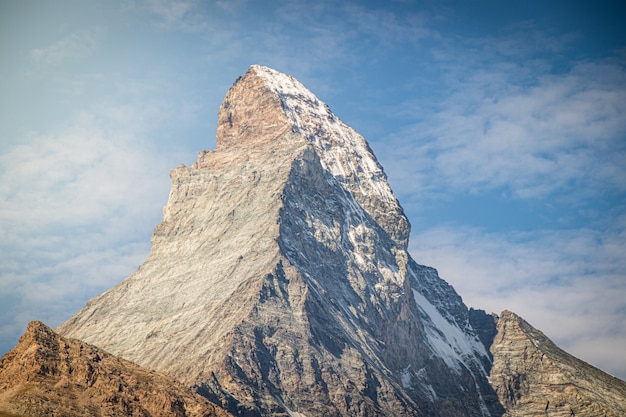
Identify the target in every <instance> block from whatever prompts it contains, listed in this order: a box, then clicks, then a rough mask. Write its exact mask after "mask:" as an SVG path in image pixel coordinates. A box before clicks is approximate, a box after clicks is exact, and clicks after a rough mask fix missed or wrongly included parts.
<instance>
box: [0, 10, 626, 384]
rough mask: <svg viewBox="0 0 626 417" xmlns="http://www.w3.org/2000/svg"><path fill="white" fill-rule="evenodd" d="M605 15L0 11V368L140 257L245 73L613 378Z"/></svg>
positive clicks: (617, 49) (500, 297)
mask: <svg viewBox="0 0 626 417" xmlns="http://www.w3.org/2000/svg"><path fill="white" fill-rule="evenodd" d="M624 21H626V13H625V12H624V7H623V4H622V5H620V3H619V2H608V1H593V2H591V1H586V2H582V1H537V2H533V1H458V2H446V1H443V2H441V1H409V0H406V1H384V2H383V1H381V2H374V1H372V2H363V1H358V2H357V1H355V2H348V1H346V2H332V1H314V2H313V1H274V2H260V1H256V2H255V1H246V0H234V1H194V0H179V1H165V0H152V1H140V0H128V1H117V2H116V1H89V0H81V1H55V2H49V1H21V2H16V1H7V0H0V63H1V65H0V91H1V94H0V235H1V236H2V239H1V241H0V353H4V352H6V351H8V350H9V349H10V348H11V347H13V346H14V345H15V344H16V343H17V340H18V338H19V336H20V335H21V334H22V333H23V331H24V330H25V328H26V323H27V322H28V321H30V320H34V319H37V320H42V321H44V322H45V323H46V324H48V325H50V326H56V325H58V324H60V323H62V322H63V321H65V320H66V319H67V318H69V317H70V316H71V315H72V314H73V313H74V312H76V311H77V310H78V309H79V308H80V307H82V306H83V305H84V303H85V302H86V301H87V300H88V299H89V298H90V297H92V296H94V295H96V294H99V293H101V292H102V291H104V290H106V289H108V288H110V287H111V286H113V285H114V284H115V283H117V282H119V281H120V280H122V279H123V278H125V277H127V276H128V275H130V274H131V273H132V272H133V271H134V270H135V269H136V268H137V267H138V266H139V265H140V264H141V262H142V261H143V260H144V259H145V258H146V256H147V254H148V252H149V250H150V236H151V233H152V229H153V228H154V226H155V225H156V224H157V223H158V222H159V221H160V220H161V210H162V208H163V206H164V204H165V203H166V201H167V196H168V192H169V188H170V181H169V177H168V174H169V170H170V169H172V168H175V167H177V166H178V165H179V164H181V163H184V164H187V165H189V164H191V163H192V162H193V161H194V160H195V158H196V154H197V152H198V151H200V150H203V149H212V148H213V147H214V146H215V125H216V119H217V117H216V114H217V108H218V106H219V105H220V103H221V101H222V99H223V97H224V95H225V94H226V91H227V90H228V88H229V87H230V85H232V83H233V81H234V80H235V79H236V78H237V77H238V76H239V75H242V74H243V73H244V72H245V71H246V70H247V68H248V66H249V65H251V64H262V65H267V66H270V67H272V68H275V69H277V70H279V71H282V72H286V73H289V74H291V75H293V76H295V77H296V78H298V79H299V80H300V81H301V82H302V83H304V84H305V85H306V86H307V87H308V88H309V89H311V90H312V91H313V92H314V93H315V94H317V95H318V96H319V97H320V98H321V99H322V100H323V101H325V102H326V103H327V104H329V106H330V107H331V109H332V110H333V111H334V112H335V113H336V114H337V115H338V116H339V117H340V118H341V119H342V120H344V121H345V122H346V123H348V124H349V125H351V126H352V127H354V128H355V129H356V130H357V131H359V132H360V133H361V134H363V136H365V138H366V139H367V140H368V141H369V143H370V145H371V147H372V149H373V150H374V152H375V154H376V155H377V157H378V159H379V161H380V162H381V164H382V165H383V167H384V168H385V171H386V173H387V175H388V177H389V181H390V183H391V185H392V188H393V189H394V192H395V193H396V194H397V196H398V198H399V200H400V202H401V204H402V205H403V207H404V209H405V211H406V214H407V216H408V217H409V219H410V221H411V223H412V235H411V242H410V250H411V253H412V255H413V257H414V258H415V259H416V260H417V261H418V262H420V263H422V264H426V265H430V266H434V267H436V268H437V269H438V270H439V272H440V275H441V276H442V277H443V278H444V279H446V280H447V281H448V282H450V283H451V284H452V285H453V286H454V287H455V288H456V290H457V291H458V292H459V293H460V294H461V296H462V297H463V299H464V301H465V302H466V304H468V305H469V306H473V307H477V308H483V309H486V310H487V311H494V312H500V311H501V310H503V309H510V310H513V311H515V312H516V313H518V314H520V315H521V316H522V317H524V318H525V319H527V320H528V321H529V322H530V323H531V324H533V325H534V326H536V327H537V328H539V329H540V330H542V331H543V332H544V333H546V334H547V335H548V336H549V337H550V338H552V339H553V340H554V341H555V342H556V343H557V344H559V345H560V346H561V347H563V348H565V349H566V350H568V351H569V352H571V353H573V354H575V355H577V356H578V357H580V358H582V359H584V360H586V361H587V362H590V363H591V364H593V365H596V366H598V367H600V368H602V369H604V370H606V371H608V372H610V373H612V374H614V375H616V376H618V377H620V378H622V379H626V257H625V256H624V253H626V31H625V30H624V29H623V27H624V25H623V22H624Z"/></svg>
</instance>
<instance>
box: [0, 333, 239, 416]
mask: <svg viewBox="0 0 626 417" xmlns="http://www.w3.org/2000/svg"><path fill="white" fill-rule="evenodd" d="M3 413H5V414H6V415H16V416H30V417H36V416H64V417H73V416H86V415H89V416H126V417H135V416H137V417H139V416H141V417H147V416H153V417H157V416H159V417H166V416H178V417H185V416H188V417H192V416H195V417H209V416H215V417H228V416H231V414H229V413H227V412H226V411H224V410H222V409H220V408H219V407H217V406H215V405H214V404H211V403H210V402H209V401H207V400H206V399H205V398H203V397H201V396H200V395H198V394H196V393H194V392H192V391H190V390H189V389H187V388H185V387H183V386H182V385H180V384H178V383H176V382H175V381H174V380H173V379H172V378H170V377H167V376H165V375H162V374H159V373H156V372H154V371H148V370H146V369H142V368H140V367H139V366H137V365H135V364H132V363H130V362H127V361H125V360H121V359H119V358H116V357H114V356H112V355H110V354H108V353H105V352H103V351H102V350H100V349H98V348H96V347H94V346H91V345H88V344H85V343H82V342H80V341H77V340H69V339H66V338H63V337H61V336H59V335H57V334H55V333H54V332H53V331H52V330H50V329H49V328H48V327H46V326H45V325H43V324H42V323H40V322H31V323H30V324H29V325H28V329H27V331H26V333H25V334H24V335H23V336H22V338H21V339H20V342H19V344H18V345H17V346H16V347H15V348H14V349H13V350H11V351H10V352H9V353H7V354H6V355H5V356H4V357H3V358H2V359H1V360H0V415H3Z"/></svg>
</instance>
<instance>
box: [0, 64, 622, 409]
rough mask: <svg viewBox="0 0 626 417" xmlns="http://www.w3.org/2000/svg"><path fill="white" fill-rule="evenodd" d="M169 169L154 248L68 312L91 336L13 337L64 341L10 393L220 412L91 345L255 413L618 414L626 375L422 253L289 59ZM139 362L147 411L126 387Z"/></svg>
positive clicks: (372, 170) (371, 164) (9, 371)
mask: <svg viewBox="0 0 626 417" xmlns="http://www.w3.org/2000/svg"><path fill="white" fill-rule="evenodd" d="M170 176H171V179H172V190H171V192H170V196H169V201H168V203H167V205H166V207H165V208H164V210H163V222H162V223H160V224H159V225H157V227H156V228H155V230H154V234H153V237H152V251H151V253H150V255H149V257H148V259H147V260H146V261H145V262H144V263H143V265H141V266H140V267H139V269H138V270H137V271H136V272H135V273H134V274H133V275H131V276H130V277H128V278H127V279H125V280H124V281H122V282H121V283H120V284H118V285H117V286H115V287H113V288H111V289H110V290H108V291H106V292H105V293H103V294H101V295H99V296H97V297H95V298H93V299H91V300H90V301H89V302H88V303H87V305H86V306H85V307H84V308H83V309H81V310H80V311H79V312H78V313H77V314H76V315H74V316H73V317H72V318H71V319H70V320H68V321H67V322H66V323H64V324H62V325H61V326H59V328H58V329H57V331H58V332H59V333H60V334H61V335H63V336H64V337H71V338H75V339H80V340H83V341H85V342H86V343H89V344H90V345H87V344H85V343H83V342H77V341H73V342H70V341H68V340H67V339H62V338H60V337H59V336H57V335H55V334H54V333H52V332H51V331H50V330H49V329H45V328H44V327H43V326H42V325H40V324H36V323H35V324H32V325H31V327H29V330H28V331H27V333H26V335H25V336H24V337H23V339H22V341H21V342H20V345H18V348H16V352H18V353H19V352H31V354H32V352H39V351H42V352H44V353H45V352H52V353H45V354H44V356H45V357H46V358H47V357H48V356H50V357H53V358H56V357H57V356H58V357H59V359H53V360H52V362H50V363H51V364H46V365H45V368H42V367H41V366H40V365H36V366H35V367H34V368H33V369H35V371H34V372H35V373H34V374H33V372H31V373H26V374H24V375H27V376H25V377H22V379H15V381H21V380H24V381H30V380H32V378H34V376H33V375H36V378H39V379H38V381H40V382H39V384H40V386H45V387H46V388H45V390H44V391H45V392H46V396H38V397H26V398H27V400H24V401H26V402H24V401H22V402H21V403H19V404H24V406H23V408H19V409H18V408H7V410H10V411H12V412H18V411H19V412H21V413H23V414H28V412H30V411H33V410H39V408H37V407H39V406H41V407H47V408H46V410H52V411H53V412H55V413H57V414H59V415H80V414H69V411H68V412H67V413H66V411H65V410H70V411H71V412H75V411H76V410H78V408H77V407H81V404H83V403H82V402H81V401H87V399H86V398H87V397H88V398H89V399H90V400H89V401H91V402H89V403H87V402H85V403H84V404H88V406H89V407H91V408H84V410H97V407H109V406H110V403H111V401H110V398H112V397H111V395H114V397H113V398H118V400H116V402H115V404H134V406H136V407H140V406H141V407H144V409H145V410H146V411H145V413H144V414H145V415H161V414H159V413H160V412H161V411H162V410H163V409H164V408H163V407H165V408H167V407H169V406H171V407H174V405H176V406H177V407H178V406H180V407H183V404H185V405H184V407H185V410H187V411H185V412H187V413H188V414H181V415H194V414H191V412H192V411H191V410H196V409H198V410H204V408H202V407H209V409H210V410H212V411H211V412H215V413H218V412H221V410H219V409H218V408H215V406H211V405H210V403H208V402H205V403H201V402H198V401H199V400H197V398H196V396H193V395H192V394H188V393H187V394H183V393H182V392H184V389H183V388H181V386H180V385H178V383H175V382H173V381H172V380H170V382H166V381H165V380H164V379H160V378H164V377H161V376H159V377H158V378H157V376H156V374H154V373H150V372H152V371H147V370H145V369H144V370H142V369H141V368H139V367H138V366H136V365H134V364H130V363H129V362H125V361H122V360H120V359H116V358H114V357H113V356H109V355H107V356H106V358H107V359H106V361H105V360H104V359H103V358H104V357H105V356H103V355H104V354H103V353H97V352H99V351H97V349H96V348H95V347H93V346H91V345H95V346H98V347H100V348H102V349H105V350H106V351H108V352H111V353H112V354H114V355H117V356H119V357H121V358H124V359H125V360H128V361H132V362H134V363H136V364H138V365H140V366H142V367H144V368H146V369H151V370H154V371H158V372H162V373H164V374H167V375H169V376H170V377H172V378H174V379H175V380H176V381H179V383H181V384H183V385H184V386H186V387H189V388H192V389H193V390H194V391H195V392H197V393H199V394H201V395H202V396H204V397H206V398H207V399H209V400H211V401H212V402H213V403H216V404H219V405H220V406H221V407H223V408H224V409H227V410H228V411H229V412H231V413H232V414H234V415H237V416H244V417H253V416H285V417H286V416H290V417H305V416H306V417H316V416H345V417H348V416H435V417H437V416H441V417H444V416H468V417H469V416H472V417H474V416H476V417H478V416H484V417H486V416H503V415H506V416H530V415H533V416H546V415H549V416H560V415H568V416H570V417H571V416H573V415H576V416H581V415H584V416H596V415H598V416H617V415H625V413H624V404H625V403H626V391H624V382H622V381H620V380H617V379H615V378H612V377H610V376H608V375H606V374H604V373H603V372H601V371H599V370H597V369H595V368H592V367H591V366H589V365H587V364H584V363H583V362H581V361H579V360H577V359H575V358H573V357H571V356H570V355H568V354H566V353H565V352H563V351H561V350H560V349H558V348H556V346H554V344H552V343H551V342H550V341H549V340H548V339H547V338H545V336H543V335H542V334H541V333H540V332H538V331H537V330H535V329H533V328H532V327H530V325H528V324H527V323H525V322H524V321H523V320H521V319H520V318H519V317H517V316H515V315H514V314H512V313H509V312H504V313H502V316H501V317H497V316H496V315H488V314H486V313H485V312H483V311H481V310H473V309H472V310H468V308H467V307H466V306H465V305H464V303H463V301H462V299H461V297H460V296H459V295H458V294H457V293H456V292H455V291H454V289H453V288H452V287H451V286H450V285H449V284H448V283H446V282H445V281H444V280H442V279H441V278H440V277H439V276H438V274H437V271H436V270H435V269H433V268H429V267H425V266H422V265H419V264H417V263H416V262H415V261H414V260H413V259H412V258H411V256H410V255H409V253H408V251H407V246H408V239H409V232H410V225H409V222H408V220H407V218H406V217H405V215H404V213H403V210H402V208H401V206H400V204H399V203H398V201H397V199H396V197H395V196H394V194H393V193H392V191H391V188H390V186H389V184H388V183H387V179H386V176H385V174H384V172H383V170H382V168H381V166H380V165H379V164H378V162H377V160H376V158H375V156H374V155H373V153H372V151H371V150H370V148H369V146H368V144H367V142H366V141H365V139H364V138H363V137H362V136H360V135H359V134H358V133H357V132H356V131H354V130H353V129H352V128H350V127H348V126H346V125H345V124H344V123H343V122H342V121H341V120H340V119H339V118H338V117H337V116H335V115H334V114H333V113H332V112H331V111H330V109H329V108H328V106H327V105H326V104H324V103H323V102H322V101H321V100H319V99H318V98H317V97H315V95H313V94H312V93H311V92H310V91H309V90H307V89H306V88H305V87H304V86H303V85H302V84H300V83H299V82H298V81H297V80H295V79H294V78H292V77H290V76H288V75H285V74H282V73H279V72H277V71H275V70H272V69H269V68H266V67H262V66H257V65H254V66H252V67H250V69H249V70H248V72H247V73H246V74H245V75H244V76H242V77H240V78H239V79H237V81H236V82H235V84H234V85H233V86H232V87H231V89H230V90H229V91H228V93H227V94H226V97H225V99H224V102H223V103H222V105H221V106H220V109H219V112H218V127H217V148H216V149H215V150H213V151H203V152H201V153H200V154H199V155H198V160H197V162H195V163H194V164H193V165H192V166H191V167H185V166H181V167H179V168H177V169H175V170H172V171H171V173H170ZM31 334H42V335H44V336H45V337H44V338H43V339H45V340H48V339H50V340H56V341H57V342H50V343H48V344H46V345H45V346H48V347H46V348H45V349H44V348H40V347H38V346H40V345H38V344H37V343H35V342H32V341H30V340H31V339H33V338H34V336H33V335H31ZM29 341H30V342H29ZM55 343H56V344H55ZM65 346H69V347H65ZM94 352H96V353H94ZM18 353H13V351H12V352H11V353H10V354H7V355H6V356H5V357H4V358H3V359H2V362H1V364H0V381H3V382H2V383H3V384H4V385H0V400H2V399H3V398H9V399H11V398H14V397H11V395H15V393H18V392H24V390H25V388H23V386H24V385H23V384H22V383H20V382H11V381H13V377H12V375H13V374H14V373H15V372H17V371H15V370H19V369H21V368H20V367H23V366H24V365H22V364H23V363H26V362H28V361H30V362H28V363H32V362H33V360H31V359H28V360H22V359H20V358H22V356H21V355H25V354H26V353H23V354H22V353H20V354H18ZM59 355H61V356H59ZM85 355H87V356H85ZM94 355H97V357H98V358H99V360H98V361H96V360H95V358H96V356H94ZM109 362H110V363H114V364H115V365H114V366H113V367H112V368H106V369H105V368H102V369H101V370H100V371H98V372H100V373H98V374H97V375H98V381H109V380H111V382H110V384H109V385H110V386H112V387H116V386H119V387H120V389H119V390H118V391H115V390H114V391H115V392H116V394H111V392H110V391H106V393H105V394H97V395H96V394H94V393H93V392H91V391H90V393H89V394H88V395H86V394H84V393H85V392H86V391H81V390H83V385H85V384H87V387H88V388H89V387H91V385H89V384H90V383H91V382H90V381H92V379H93V377H92V376H90V375H92V374H93V372H92V374H90V373H89V372H91V371H89V369H91V368H89V366H91V367H93V368H97V367H98V366H101V365H100V364H104V363H109ZM37 363H39V362H37ZM68 363H69V364H71V366H70V365H66V364H68ZM74 363H75V364H74ZM48 369H56V370H55V371H54V372H50V371H48ZM97 369H100V368H97ZM142 372H143V373H146V374H147V375H154V379H152V380H150V381H151V382H150V384H153V385H150V386H149V387H143V388H142V389H144V388H145V389H146V390H152V391H151V392H154V393H155V399H156V398H159V400H158V404H159V405H160V406H161V408H158V407H157V408H156V409H155V410H154V411H153V410H152V409H150V410H148V408H147V407H148V405H149V404H148V403H145V405H144V403H141V404H136V402H133V401H140V402H141V401H143V400H142V398H144V397H142V396H141V395H138V394H134V396H133V394H131V390H129V388H127V386H128V384H136V383H138V382H137V381H146V378H147V377H141V378H140V377H137V376H134V375H135V374H137V373H142ZM20 375H21V374H20ZM59 375H65V377H63V378H60V377H59ZM142 375H144V374H142ZM68 378H69V380H71V381H74V380H73V379H72V378H77V379H76V381H75V382H72V383H71V384H69V385H68V383H66V382H63V381H66V380H67V379H68ZM107 378H108V379H107ZM157 379H158V382H157ZM164 381H165V382H164ZM25 383H26V382H25ZM142 383H143V382H142ZM146 383H147V382H146ZM20 384H22V385H20ZM72 384H74V385H72ZM80 384H83V385H80ZM116 384H117V385H116ZM161 384H162V385H161ZM109 385H107V387H109ZM148 385H149V384H148ZM170 385H171V388H172V389H175V390H177V391H175V393H174V391H172V392H170V391H168V389H169V388H170ZM66 386H69V387H70V388H71V389H72V390H70V391H66V390H65V389H66V388H65V387H66ZM94 386H95V385H94ZM154 386H159V387H161V388H158V389H157V388H154ZM72 387H73V388H72ZM57 389H58V392H57V391H56V390H57ZM68 389H69V388H68ZM107 389H108V388H107ZM133 389H134V388H133ZM29 390H30V388H28V389H26V391H25V392H31V391H29ZM137 390H139V388H137ZM181 390H182V391H181ZM594 390H595V391H594ZM98 392H100V391H98ZM133 392H135V391H133ZM136 392H143V391H136ZM123 395H126V396H123ZM175 395H178V396H179V397H176V398H181V400H180V402H177V401H174V402H171V398H174V397H173V396H175ZM185 395H186V396H185ZM163 396H164V397H163ZM61 397H63V398H65V400H64V401H65V402H64V401H61V400H60V398H61ZM32 398H36V399H34V400H33V399H32ZM135 398H136V399H135ZM160 398H162V399H160ZM145 400H146V401H147V397H146V399H145ZM194 401H196V402H194ZM66 403H68V404H70V405H66ZM1 404H8V403H6V402H5V403H2V402H0V405H1ZM11 404H12V403H11ZM15 404H18V403H15ZM172 404H174V405H172ZM196 404H199V405H196ZM207 404H208V405H207ZM29 407H30V408H29ZM61 407H65V408H61ZM211 407H213V408H211ZM0 409H1V408H0ZM134 410H140V408H133V409H132V410H130V411H129V414H112V413H109V414H111V415H135V414H132V413H135V411H134ZM177 410H179V409H178V408H177ZM52 411H51V412H52ZM36 412H39V411H36ZM116 412H117V411H116ZM137 412H139V411H137ZM194 412H195V411H194ZM202 412H204V411H202ZM568 412H569V413H570V414H567V413H568ZM90 413H91V411H85V412H84V414H83V415H90ZM94 413H95V411H94ZM173 413H174V412H172V414H173ZM563 413H565V414H563ZM597 413H600V414H597ZM33 414H35V415H36V413H35V411H33ZM94 415H97V414H94ZM102 415H107V414H106V413H104V412H102Z"/></svg>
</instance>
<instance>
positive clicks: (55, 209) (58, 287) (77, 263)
mask: <svg viewBox="0 0 626 417" xmlns="http://www.w3.org/2000/svg"><path fill="white" fill-rule="evenodd" d="M127 127H128V126H127V125H119V126H117V127H115V128H113V127H112V126H111V125H110V124H108V123H107V121H105V120H98V119H94V118H88V117H83V118H81V119H80V120H79V121H77V122H76V123H75V124H73V125H72V126H70V127H67V128H65V129H61V130H60V131H58V132H57V133H54V134H32V135H31V136H29V137H26V138H24V139H23V141H22V143H21V144H20V145H17V146H13V147H11V148H9V149H7V150H6V152H4V153H3V154H2V155H1V156H0V219H2V220H1V222H0V234H1V235H2V241H1V242H0V264H2V266H3V267H2V270H1V271H0V289H1V291H0V292H1V293H2V294H3V296H4V297H9V299H10V301H7V303H6V304H4V305H3V306H2V313H3V314H2V316H1V317H2V319H1V320H0V340H2V341H3V345H2V346H1V348H3V349H8V348H10V346H5V345H4V344H6V343H10V341H11V340H15V341H16V340H17V337H18V336H19V334H21V333H22V332H23V331H24V328H25V325H26V322H27V321H29V320H34V319H38V320H43V321H44V322H46V323H47V324H49V325H51V326H55V325H58V324H60V322H61V321H63V320H65V319H67V318H69V315H70V314H72V313H74V312H75V311H77V310H78V309H79V308H80V307H82V305H83V304H84V302H85V300H86V299H88V298H90V297H92V296H94V295H96V294H98V293H99V292H102V291H104V290H106V289H108V288H110V287H111V286H112V285H114V284H115V283H116V282H118V281H120V280H121V279H122V278H125V277H126V276H128V275H130V273H132V272H133V270H134V269H135V268H136V267H137V266H138V265H139V264H140V263H141V262H142V261H143V260H144V258H145V257H146V256H147V254H148V251H149V245H150V233H151V231H152V229H153V228H154V226H155V225H156V224H157V223H158V221H159V220H160V218H161V207H162V206H163V205H164V204H165V202H166V199H167V193H168V189H169V185H170V183H169V180H168V178H167V173H168V171H169V169H170V168H172V166H171V165H170V162H169V161H168V160H167V159H166V158H165V157H164V156H163V155H160V154H159V153H158V152H156V151H155V148H154V146H153V145H151V144H150V143H148V142H147V141H146V140H144V139H142V137H141V136H138V134H137V132H134V131H132V130H130V129H127Z"/></svg>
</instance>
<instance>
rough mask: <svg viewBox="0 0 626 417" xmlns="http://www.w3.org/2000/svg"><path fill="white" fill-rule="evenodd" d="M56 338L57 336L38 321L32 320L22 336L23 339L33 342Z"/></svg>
mask: <svg viewBox="0 0 626 417" xmlns="http://www.w3.org/2000/svg"><path fill="white" fill-rule="evenodd" d="M51 336H52V337H56V336H57V334H56V333H55V332H54V330H52V329H51V328H50V327H48V326H46V325H45V324H43V323H42V322H40V321H39V320H33V321H31V322H30V323H28V326H27V327H26V332H25V333H24V335H23V336H22V338H23V339H34V340H35V341H41V340H43V339H49V338H50V337H51Z"/></svg>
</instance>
